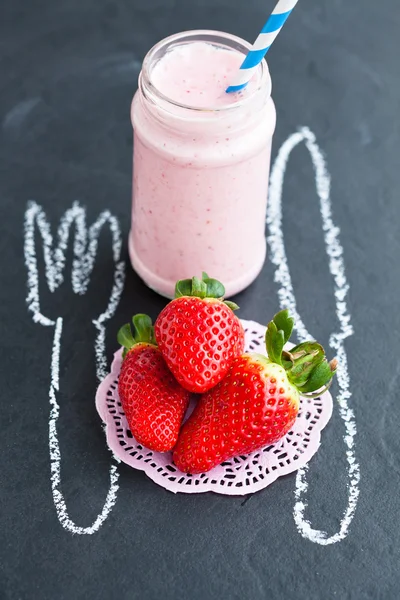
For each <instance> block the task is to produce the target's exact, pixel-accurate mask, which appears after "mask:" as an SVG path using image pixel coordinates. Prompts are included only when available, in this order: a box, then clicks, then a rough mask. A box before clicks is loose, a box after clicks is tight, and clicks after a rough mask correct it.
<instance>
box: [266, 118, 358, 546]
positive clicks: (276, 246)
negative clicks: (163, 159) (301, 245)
mask: <svg viewBox="0 0 400 600" xmlns="http://www.w3.org/2000/svg"><path fill="white" fill-rule="evenodd" d="M302 142H304V144H305V146H306V148H307V150H308V152H309V153H310V156H311V161H312V164H313V167H314V172H315V184H316V191H317V195H318V197H319V200H320V211H321V217H322V229H323V233H324V240H325V245H326V252H327V255H328V260H329V270H330V272H331V274H332V277H333V280H334V290H335V303H336V314H337V318H338V321H339V326H340V327H339V332H337V333H332V334H331V336H330V338H329V344H330V346H331V347H332V348H333V349H334V350H335V351H336V357H337V359H338V362H339V367H338V370H337V381H338V386H339V394H338V396H337V397H336V400H337V402H338V404H339V414H340V416H341V418H342V420H343V422H344V427H345V435H344V443H345V446H346V448H347V450H346V458H347V469H348V482H349V483H348V502H347V507H346V510H345V512H344V514H343V515H342V519H341V521H340V528H339V531H338V532H336V533H335V534H333V535H331V536H329V535H328V533H326V532H325V531H321V530H318V529H313V528H312V526H311V523H310V521H309V520H307V519H306V517H305V513H306V510H307V508H308V502H307V490H308V483H307V478H306V475H307V471H308V469H309V466H308V465H307V466H306V467H303V468H302V469H299V471H298V473H297V477H296V490H295V505H294V511H293V516H294V520H295V523H296V526H297V529H298V531H299V532H300V533H301V535H302V536H303V537H305V538H307V539H309V540H310V541H312V542H315V543H318V544H321V545H323V546H326V545H329V544H334V543H336V542H339V541H341V540H343V539H344V538H345V537H346V536H347V534H348V532H349V527H350V524H351V521H352V520H353V517H354V514H355V510H356V507H357V501H358V497H359V481H360V467H359V465H358V462H357V460H356V455H355V436H356V421H355V415H354V412H353V410H352V409H351V408H350V407H349V400H350V398H351V392H350V378H349V373H348V361H347V353H346V349H345V346H344V340H345V339H346V338H347V337H349V336H351V335H352V334H353V328H352V325H351V322H350V314H349V311H348V308H347V304H346V297H347V294H348V291H349V284H348V283H347V280H346V275H345V268H344V260H343V248H342V246H341V244H340V240H339V233H340V230H339V228H338V227H336V226H335V225H334V224H333V219H332V204H331V200H330V175H329V173H328V171H327V167H326V164H325V159H324V156H323V154H322V152H321V150H320V148H319V147H318V144H317V142H316V138H315V135H314V134H313V133H312V132H311V131H310V130H309V129H308V128H307V127H302V128H301V129H300V130H299V131H298V132H297V133H294V134H292V135H291V136H290V137H289V138H288V139H287V140H286V141H285V142H284V144H283V145H282V146H281V148H280V150H279V152H278V156H277V157H276V159H275V162H274V164H273V167H272V170H271V177H270V189H269V207H268V212H267V224H268V231H269V233H268V236H267V241H268V244H269V247H270V250H271V252H270V259H271V262H272V263H273V264H274V265H275V267H276V268H275V276H274V279H275V281H276V283H278V285H279V288H278V297H279V303H280V306H281V307H282V308H288V309H290V311H291V312H292V314H293V316H294V317H295V321H296V329H297V334H298V337H299V339H300V340H301V341H304V340H305V339H307V338H311V337H312V336H311V335H310V334H309V333H308V331H307V329H306V327H305V325H304V323H303V321H302V319H301V317H300V315H299V313H298V312H297V303H296V298H295V294H294V290H293V285H292V279H291V276H290V272H289V266H288V262H287V257H286V251H285V245H284V236H283V230H282V189H283V181H284V177H285V173H286V167H287V163H288V160H289V157H290V154H291V152H292V150H293V149H294V148H295V147H296V146H298V145H299V144H300V143H302Z"/></svg>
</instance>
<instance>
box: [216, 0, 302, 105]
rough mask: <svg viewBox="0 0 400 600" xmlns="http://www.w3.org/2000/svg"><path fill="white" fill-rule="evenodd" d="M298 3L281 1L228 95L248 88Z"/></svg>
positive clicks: (242, 66)
mask: <svg viewBox="0 0 400 600" xmlns="http://www.w3.org/2000/svg"><path fill="white" fill-rule="evenodd" d="M297 2H298V0H279V2H278V4H277V5H276V6H275V8H274V10H273V11H272V14H271V16H270V18H269V19H268V21H267V22H266V23H265V25H264V27H263V28H262V30H261V33H260V35H259V36H258V38H257V39H256V41H255V42H254V44H253V46H252V47H251V49H250V50H249V52H248V54H247V56H246V58H245V59H244V61H243V63H242V65H241V67H240V70H239V73H238V74H237V75H236V77H235V79H234V80H233V81H232V83H231V85H230V86H229V87H228V89H227V90H226V91H227V93H230V92H238V91H239V90H242V89H243V88H245V87H246V85H247V84H248V83H249V81H250V79H251V78H252V77H253V74H254V72H255V71H256V70H257V67H258V65H259V64H260V62H261V61H262V59H263V58H264V56H265V55H266V54H267V52H268V50H269V49H270V48H271V45H272V42H273V41H274V39H275V38H276V36H277V35H278V33H279V32H280V30H281V29H282V27H283V25H284V24H285V21H286V19H287V18H288V16H289V15H290V13H291V12H292V10H293V9H294V7H295V6H296V4H297Z"/></svg>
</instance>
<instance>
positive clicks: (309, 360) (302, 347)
mask: <svg viewBox="0 0 400 600" xmlns="http://www.w3.org/2000/svg"><path fill="white" fill-rule="evenodd" d="M293 326H294V319H293V318H292V317H291V316H290V315H289V311H288V310H281V311H280V312H279V313H277V314H276V315H275V316H274V318H273V319H272V321H271V322H270V323H269V324H268V327H267V331H266V334H265V344H266V347H267V353H268V357H269V359H270V360H271V361H272V362H274V363H276V364H278V365H281V366H282V367H283V368H284V369H285V371H286V374H287V377H288V379H289V381H290V382H291V383H292V384H293V385H294V386H295V387H296V388H297V389H298V391H299V392H300V393H301V394H302V395H307V394H311V393H312V392H315V391H316V390H319V389H321V388H322V387H324V386H327V385H328V384H330V381H331V379H332V377H333V376H334V374H335V372H336V369H337V361H336V360H332V361H331V362H330V363H328V361H327V359H326V356H325V350H324V349H323V347H322V346H321V345H320V344H318V343H317V342H313V341H310V342H303V343H302V344H299V345H297V346H295V347H294V348H292V349H291V350H290V351H286V350H284V349H283V347H284V345H285V344H286V342H288V341H289V338H290V335H291V333H292V331H293Z"/></svg>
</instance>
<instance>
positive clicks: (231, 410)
mask: <svg viewBox="0 0 400 600" xmlns="http://www.w3.org/2000/svg"><path fill="white" fill-rule="evenodd" d="M292 329H293V319H292V318H290V316H289V314H288V311H286V310H284V311H281V312H280V313H278V314H277V315H275V317H274V319H273V321H271V323H269V325H268V329H267V333H266V346H267V352H268V358H267V357H265V356H263V355H261V354H253V353H251V354H250V353H248V354H247V353H246V354H243V355H242V356H240V357H238V358H236V359H235V360H234V361H233V363H232V364H231V367H230V369H229V372H228V374H227V375H226V377H225V378H224V380H223V381H221V383H219V384H218V385H217V386H216V387H215V388H214V389H212V390H210V391H209V392H208V393H207V394H204V395H203V396H202V397H201V398H200V400H199V402H198V404H197V406H196V408H195V410H194V411H193V413H192V415H191V416H190V417H189V419H188V420H187V422H186V423H185V425H184V426H183V428H182V430H181V433H180V435H179V439H178V443H177V445H176V446H175V449H174V454H173V460H174V462H175V464H176V466H177V467H178V469H180V470H181V471H183V472H185V473H202V472H205V471H209V470H210V469H212V468H213V467H215V466H216V465H218V464H220V463H222V462H224V461H225V460H227V459H229V458H232V457H233V456H236V455H239V454H240V455H242V454H249V453H250V452H254V451H255V450H258V449H259V448H262V447H264V446H267V445H269V444H273V443H274V442H277V441H278V440H279V439H281V438H282V437H283V436H284V435H286V433H287V432H288V431H289V430H290V428H291V427H292V425H293V423H294V422H295V420H296V416H297V413H298V411H299V394H302V395H307V394H309V395H312V392H315V391H316V390H319V389H320V388H321V387H322V386H327V385H329V383H330V381H331V379H332V377H333V375H334V373H335V370H336V366H337V363H336V361H335V360H334V361H331V363H328V362H327V360H326V358H325V352H324V349H323V348H322V346H320V345H319V344H317V343H316V342H304V343H303V344H299V345H298V346H296V347H295V348H293V349H292V350H291V351H290V352H285V351H284V350H283V346H284V344H285V343H286V342H287V341H288V339H289V337H290V334H291V332H292ZM314 396H315V394H314Z"/></svg>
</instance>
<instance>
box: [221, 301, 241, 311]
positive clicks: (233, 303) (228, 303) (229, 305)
mask: <svg viewBox="0 0 400 600" xmlns="http://www.w3.org/2000/svg"><path fill="white" fill-rule="evenodd" d="M224 304H226V306H228V307H229V308H230V309H231V310H238V309H239V306H238V305H237V304H236V302H231V301H230V300H224Z"/></svg>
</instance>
